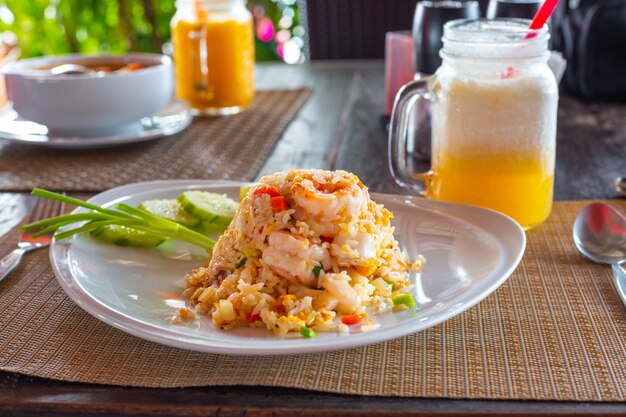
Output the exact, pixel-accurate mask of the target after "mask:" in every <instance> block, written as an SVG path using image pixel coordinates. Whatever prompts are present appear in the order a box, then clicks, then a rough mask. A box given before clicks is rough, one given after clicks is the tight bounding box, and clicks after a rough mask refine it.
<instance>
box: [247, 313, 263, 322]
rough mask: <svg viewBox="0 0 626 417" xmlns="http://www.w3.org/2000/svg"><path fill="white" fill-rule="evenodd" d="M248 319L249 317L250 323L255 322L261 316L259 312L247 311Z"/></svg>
mask: <svg viewBox="0 0 626 417" xmlns="http://www.w3.org/2000/svg"><path fill="white" fill-rule="evenodd" d="M246 319H248V321H249V322H250V323H254V322H255V321H259V320H261V316H260V315H258V314H252V313H246Z"/></svg>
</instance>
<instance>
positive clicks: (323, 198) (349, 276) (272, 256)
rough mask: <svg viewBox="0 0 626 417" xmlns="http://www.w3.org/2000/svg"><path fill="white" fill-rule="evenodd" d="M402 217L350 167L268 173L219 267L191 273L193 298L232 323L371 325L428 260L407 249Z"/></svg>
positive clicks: (230, 234) (217, 258) (238, 217)
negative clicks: (399, 235) (401, 238)
mask: <svg viewBox="0 0 626 417" xmlns="http://www.w3.org/2000/svg"><path fill="white" fill-rule="evenodd" d="M392 217H393V215H392V213H391V212H390V211H389V210H387V209H386V208H384V207H383V206H382V205H381V204H377V203H376V202H374V201H373V200H372V199H371V198H370V196H369V193H368V190H367V188H366V187H365V186H364V185H363V184H362V183H361V181H360V180H359V179H358V177H357V176H356V175H354V174H351V173H348V172H345V171H323V170H291V171H288V172H280V173H276V174H273V175H270V176H266V177H263V178H262V179H261V181H260V182H259V184H257V185H256V186H254V187H252V188H251V189H250V191H249V192H248V194H247V196H246V197H245V198H244V199H243V200H242V201H241V204H240V206H239V209H238V210H237V213H236V214H235V216H234V218H233V220H232V222H231V223H230V226H229V227H228V229H227V230H226V232H225V233H224V234H223V235H222V236H221V237H220V238H219V240H218V241H217V243H216V245H215V248H214V250H213V256H212V258H211V261H210V262H209V264H208V265H207V266H205V267H201V268H198V269H195V270H194V271H192V272H191V273H190V274H188V275H187V276H186V277H185V280H186V284H187V289H186V290H185V293H184V295H185V296H186V297H187V298H189V299H190V301H191V304H192V305H194V306H195V310H196V312H198V313H201V314H208V315H210V316H211V317H212V320H213V322H214V324H215V325H217V326H218V327H220V328H222V329H231V328H235V327H262V328H267V329H268V330H271V331H272V332H274V333H277V334H285V333H288V332H292V331H300V330H301V329H302V328H304V327H306V328H308V329H313V330H314V331H339V332H344V331H347V330H348V324H353V323H356V322H358V323H360V324H362V325H363V326H362V327H363V328H364V329H365V330H366V329H367V328H368V326H369V328H371V327H372V321H371V319H370V317H371V316H372V315H374V314H376V313H381V312H385V311H389V310H390V309H392V308H394V303H393V298H394V297H396V296H397V295H398V294H401V293H403V292H407V291H408V290H409V289H410V281H409V280H408V274H409V272H410V271H411V270H412V269H413V270H417V269H418V268H419V266H420V265H419V264H420V262H416V263H410V262H409V260H408V259H407V257H406V255H405V254H403V253H402V252H401V251H400V249H399V247H398V242H397V241H396V240H395V239H394V236H393V232H394V229H393V227H392V226H391V223H390V219H391V218H392ZM355 317H356V319H355ZM346 318H349V320H346Z"/></svg>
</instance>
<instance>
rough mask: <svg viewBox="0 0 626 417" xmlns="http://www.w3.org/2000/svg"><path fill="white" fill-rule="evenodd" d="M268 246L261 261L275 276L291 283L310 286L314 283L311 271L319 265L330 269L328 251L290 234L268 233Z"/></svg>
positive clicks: (281, 232)
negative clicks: (277, 275)
mask: <svg viewBox="0 0 626 417" xmlns="http://www.w3.org/2000/svg"><path fill="white" fill-rule="evenodd" d="M268 244H269V247H268V248H266V249H265V250H264V251H263V254H262V255H261V259H263V261H264V262H265V263H266V264H267V265H268V266H269V267H270V268H272V270H274V271H275V272H276V273H277V274H279V275H281V276H283V277H285V278H287V279H290V280H292V281H295V282H300V283H302V284H304V285H308V286H310V285H312V284H314V283H315V282H316V281H315V280H316V279H317V277H316V276H315V274H314V273H313V269H314V268H315V267H316V266H317V265H318V264H319V263H321V264H322V266H323V267H325V268H328V267H330V255H329V254H328V250H326V249H325V248H322V247H321V246H318V245H312V244H309V241H308V240H306V239H301V238H297V237H294V236H293V235H291V234H290V233H287V232H284V231H277V232H273V233H270V235H269V237H268Z"/></svg>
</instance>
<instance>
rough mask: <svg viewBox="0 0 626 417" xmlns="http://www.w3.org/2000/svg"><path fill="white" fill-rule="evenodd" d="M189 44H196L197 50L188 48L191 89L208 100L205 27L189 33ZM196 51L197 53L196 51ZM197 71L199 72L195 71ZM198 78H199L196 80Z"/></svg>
mask: <svg viewBox="0 0 626 417" xmlns="http://www.w3.org/2000/svg"><path fill="white" fill-rule="evenodd" d="M188 36H189V41H190V44H191V45H193V44H194V43H196V42H197V43H198V48H194V47H192V48H190V51H189V53H190V55H191V66H190V70H191V77H192V78H191V79H192V82H193V89H194V91H195V93H196V95H197V96H199V97H202V98H204V99H210V98H211V97H210V88H209V87H210V85H209V68H208V64H207V62H208V61H207V58H208V48H207V27H206V25H205V24H203V25H201V26H200V28H199V29H196V30H191V31H189V35H188ZM196 49H197V51H196ZM196 69H198V70H199V71H196ZM198 76H199V77H200V78H199V79H198Z"/></svg>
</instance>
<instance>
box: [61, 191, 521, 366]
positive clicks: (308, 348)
mask: <svg viewBox="0 0 626 417" xmlns="http://www.w3.org/2000/svg"><path fill="white" fill-rule="evenodd" d="M245 184H249V183H245V182H234V181H222V180H157V181H147V182H140V183H132V184H126V185H122V186H119V187H115V188H112V189H109V190H107V191H104V192H102V193H99V194H97V195H95V196H93V197H92V198H90V199H89V200H88V201H89V202H92V203H93V202H94V201H95V203H96V204H103V202H102V201H108V202H111V201H113V202H114V201H116V200H117V199H124V197H125V196H129V195H132V194H129V192H132V190H133V189H135V188H137V189H143V190H144V191H145V189H146V188H147V187H153V188H152V189H150V190H149V191H146V192H147V193H150V192H154V191H155V189H156V188H158V189H159V191H164V190H163V189H161V188H163V187H167V188H172V189H175V190H182V189H183V188H185V189H192V188H210V187H223V186H232V187H239V186H241V185H245ZM120 192H125V193H126V194H125V195H124V196H120V197H117V198H114V199H111V196H115V195H117V194H118V193H120ZM372 197H374V199H376V200H377V201H380V200H384V199H385V198H391V199H401V200H406V201H407V202H411V204H415V205H416V206H420V208H422V209H426V210H440V209H443V210H444V211H448V210H450V209H451V208H454V207H456V208H459V207H462V208H463V210H464V211H469V212H472V213H475V214H476V213H477V214H478V215H480V214H482V215H484V214H487V215H488V216H491V219H492V220H500V221H501V222H503V224H505V225H508V227H510V231H511V232H513V233H514V234H515V236H516V237H517V238H518V240H517V241H514V242H501V243H504V244H507V243H508V244H509V245H512V246H513V247H514V248H515V250H514V253H513V256H512V257H511V259H509V262H508V264H507V266H506V267H505V268H504V270H503V271H502V272H501V273H499V274H497V275H498V277H497V279H494V280H493V281H492V282H490V283H489V285H487V286H485V287H484V288H482V290H480V291H479V293H478V294H477V295H476V296H474V298H473V299H472V300H471V301H470V302H467V303H465V304H463V305H457V306H455V307H454V308H451V309H448V310H446V311H445V312H440V313H439V314H438V315H437V318H436V319H435V320H430V321H428V322H423V323H422V322H419V321H415V320H412V321H410V322H409V323H408V324H407V323H405V324H403V325H402V326H395V327H392V328H388V329H385V328H381V329H377V330H375V331H369V332H363V333H358V334H351V335H346V336H344V337H339V338H334V339H327V340H325V341H324V342H323V343H315V342H318V340H317V339H301V338H298V339H279V338H277V339H276V340H280V341H281V342H282V341H284V342H285V343H284V345H285V346H286V347H278V348H277V347H272V346H268V347H259V346H256V347H249V346H247V344H246V343H242V344H241V345H238V344H231V343H222V344H221V345H213V344H207V343H206V342H207V341H206V340H202V341H197V340H193V339H191V340H189V336H188V335H186V336H185V335H183V334H182V333H178V332H176V331H175V330H171V329H166V328H163V327H160V326H156V325H153V324H150V323H145V322H142V321H140V320H137V319H135V318H133V317H132V316H128V315H125V314H123V313H122V312H120V311H117V310H113V309H110V308H109V307H107V306H105V305H103V304H102V303H101V302H99V301H98V300H97V299H95V298H93V297H92V296H91V295H90V294H89V293H86V292H85V291H84V290H82V288H81V286H80V285H79V284H77V282H76V281H75V280H74V277H73V276H72V274H71V272H70V271H69V270H68V269H65V268H62V266H63V265H60V264H59V263H58V262H57V258H59V254H61V255H64V256H65V255H67V253H68V251H69V249H70V247H71V239H70V240H66V241H58V242H57V241H54V240H53V242H52V244H51V245H50V252H49V257H50V263H51V265H52V269H53V272H54V275H55V277H56V278H57V281H58V282H59V284H60V286H61V287H62V288H63V290H64V291H65V293H66V294H67V295H68V296H69V297H70V298H71V299H72V300H73V301H74V302H75V303H76V304H77V305H78V306H80V307H81V308H82V309H83V310H85V311H86V312H87V313H89V314H90V315H92V316H94V317H96V318H98V319H99V320H101V321H103V322H105V323H107V324H109V325H111V326H113V327H115V328H117V329H119V330H122V331H124V332H126V333H129V334H131V335H134V336H137V337H140V338H142V339H145V340H149V341H152V342H156V343H159V344H162V345H167V346H171V347H176V348H181V349H186V350H192V351H199V352H205V353H216V354H228V355H256V356H259V355H285V354H289V355H291V354H306V353H316V352H325V351H333V350H343V349H350V348H355V347H360V346H365V345H371V344H375V343H380V342H384V341H387V340H391V339H396V338H400V337H404V336H407V335H409V334H413V333H416V332H419V331H423V330H425V329H427V328H430V327H433V326H436V325H437V324H440V323H442V322H444V321H446V320H449V319H450V318H452V317H454V316H457V315H458V314H460V313H462V312H464V311H466V310H468V309H470V308H472V307H473V306H475V305H476V304H478V303H479V302H480V301H482V300H484V299H485V298H486V297H488V296H489V295H490V294H492V293H493V292H494V291H495V290H496V289H497V288H499V287H500V286H501V285H502V284H503V283H504V282H506V280H507V279H508V278H509V277H510V275H511V274H512V273H513V271H514V270H515V269H516V268H517V266H518V265H519V263H520V261H521V259H522V256H523V254H524V250H525V247H526V234H525V232H524V230H523V229H522V228H521V226H520V225H519V224H517V223H516V222H515V221H514V220H513V219H511V218H510V217H508V216H506V215H504V214H502V213H499V212H496V211H494V210H490V209H485V208H480V207H474V206H465V205H461V204H455V203H447V202H441V201H434V200H428V199H425V198H422V197H412V196H402V195H393V194H377V193H372ZM381 197H382V198H381ZM101 200H102V201H101ZM383 203H384V201H383ZM472 288H475V287H472ZM129 320H130V322H129ZM153 329H154V330H156V333H155V332H154V331H152V330H153ZM163 335H165V336H163ZM294 340H297V341H298V344H293V343H290V342H292V341H294ZM263 342H264V341H260V340H256V343H262V344H263ZM252 350H254V351H252Z"/></svg>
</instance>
